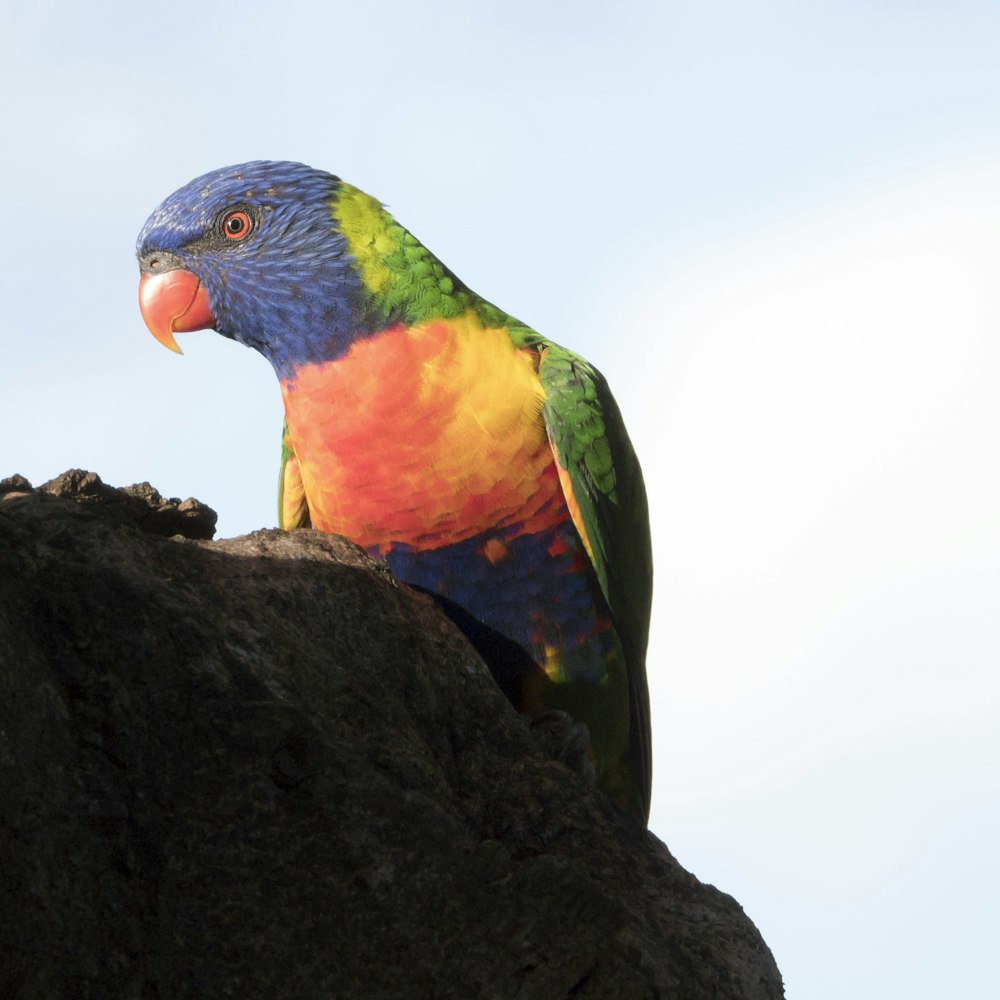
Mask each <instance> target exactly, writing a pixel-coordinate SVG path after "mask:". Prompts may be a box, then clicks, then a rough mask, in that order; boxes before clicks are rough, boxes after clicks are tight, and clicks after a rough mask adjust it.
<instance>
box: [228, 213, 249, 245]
mask: <svg viewBox="0 0 1000 1000" xmlns="http://www.w3.org/2000/svg"><path fill="white" fill-rule="evenodd" d="M251 229H253V222H252V221H251V219H250V216H249V215H247V213H246V212H227V213H226V214H225V215H224V216H223V217H222V234H223V236H225V237H226V239H227V240H242V239H243V238H244V237H246V236H249V235H250V230H251Z"/></svg>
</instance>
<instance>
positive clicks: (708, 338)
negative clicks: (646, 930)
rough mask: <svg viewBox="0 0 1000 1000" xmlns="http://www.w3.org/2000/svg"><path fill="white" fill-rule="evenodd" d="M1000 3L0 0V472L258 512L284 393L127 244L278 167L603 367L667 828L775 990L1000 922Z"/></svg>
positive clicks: (926, 989) (877, 987)
mask: <svg viewBox="0 0 1000 1000" xmlns="http://www.w3.org/2000/svg"><path fill="white" fill-rule="evenodd" d="M998 41H1000V7H998V6H997V5H996V4H993V3H988V2H963V0H955V2H952V3H949V4H941V3H932V2H920V0H910V2H903V0H887V2H878V0H869V2H861V0H839V2H818V0H798V2H794V3H793V2H785V3H781V2H767V0H765V2H761V3H755V4H742V3H736V2H723V3H711V2H700V3H694V2H669V0H662V2H658V3H641V2H629V0H624V2H621V3H619V4H616V5H609V4H596V3H591V2H581V3H577V4H573V5H569V4H555V3H545V2H542V0H533V2H531V3H528V2H522V0H505V2H503V3H500V2H479V3H477V2H474V0H467V2H464V3H458V2H453V3H435V2H427V3H424V4H413V3H401V2H396V0H385V2H383V3H380V4H378V5H362V4H344V3H340V2H337V0H331V2H326V3H322V4H320V3H318V2H315V3H310V2H303V0H285V2H283V3H282V4H280V5H271V4H265V3H254V2H241V3H238V4H237V3H230V2H221V3H217V4H204V3H197V4H195V3H188V2H184V0H178V2H175V3H173V4H171V5H169V6H166V7H164V6H163V5H159V6H156V5H153V6H149V5H146V6H143V5H138V6H137V5H135V4H125V3H120V2H100V0H95V2H91V3H89V4H87V5H85V6H82V5H70V4H68V3H65V2H62V3H57V2H50V3H44V2H39V3H36V4H33V5H31V6H30V9H29V7H28V6H27V5H15V4H13V3H8V2H6V0H0V86H2V89H3V92H4V93H5V94H6V95H7V100H5V102H4V105H3V109H2V111H0V115H2V121H3V133H4V136H5V143H4V146H5V149H6V150H7V152H6V154H5V155H4V157H3V158H2V159H0V190H2V192H3V198H4V208H5V216H6V218H5V221H6V230H5V233H6V238H5V239H4V240H2V241H0V289H2V292H3V302H4V305H5V307H6V310H7V321H6V323H5V330H6V333H5V335H4V347H5V350H4V352H3V362H2V365H0V399H3V401H4V404H5V406H4V409H5V412H6V414H7V420H6V423H5V430H4V431H3V433H2V435H0V476H4V475H9V474H12V473H14V472H19V473H22V474H23V475H26V476H27V477H28V478H29V479H31V480H32V481H33V482H34V483H36V484H38V483H41V482H43V481H45V480H46V479H49V478H51V477H53V476H55V475H57V474H58V473H60V472H62V471H63V470H65V469H67V468H71V467H82V468H87V469H92V470H94V471H96V472H98V473H99V474H100V475H101V476H102V478H103V479H104V480H105V481H106V482H109V483H112V484H114V485H126V484H128V483H132V482H137V481H143V480H148V481H150V482H152V483H153V485H155V486H156V487H157V488H158V489H159V490H160V491H161V492H163V493H164V494H166V495H168V496H179V497H186V496H192V495H193V496H196V497H198V498H199V499H201V500H203V501H205V502H207V503H209V504H210V505H211V506H213V507H214V508H215V509H217V510H218V511H219V515H220V516H219V529H220V535H221V536H225V537H228V536H232V535H236V534H240V533H243V532H246V531H250V530H253V529H256V528H259V527H270V526H274V524H275V487H276V473H277V461H278V435H279V430H280V419H281V403H280V397H279V394H278V390H277V384H276V381H275V379H274V376H273V374H272V372H271V370H270V368H269V367H268V365H267V363H266V362H265V361H264V360H263V359H262V358H261V357H259V356H257V355H255V354H253V353H252V352H251V351H249V350H246V349H244V348H242V347H240V346H239V345H237V344H235V343H232V342H229V341H225V340H224V339H223V338H221V337H218V336H215V335H214V334H212V333H210V332H207V331H205V332H200V333H194V334H187V335H184V336H183V337H182V338H181V343H182V346H183V348H184V351H185V355H184V357H178V356H175V355H172V354H170V353H169V352H167V351H164V350H163V348H162V347H160V345H158V344H157V343H156V342H155V341H154V340H153V338H152V337H150V336H149V334H148V333H147V332H146V330H145V328H144V326H143V324H142V321H141V319H140V317H139V314H138V310H137V306H136V282H137V278H138V275H137V269H136V264H135V260H134V256H133V253H134V243H135V237H136V234H137V233H138V231H139V229H140V227H141V225H142V223H143V221H144V220H145V218H146V216H147V215H148V214H149V213H150V212H151V211H152V209H153V208H154V207H155V205H156V204H157V203H158V202H159V201H160V200H161V199H162V198H163V197H165V196H166V195H167V194H169V193H170V192H171V191H173V190H174V189H175V188H177V187H179V186H181V185H182V184H184V183H185V182H186V181H188V180H189V179H190V178H192V177H193V176H195V175H197V174H200V173H203V172H204V171H206V170H209V169H212V168H214V167H218V166H222V165H225V164H229V163H238V162H241V161H244V160H248V159H258V158H280V159H297V160H302V161H305V162H307V163H311V164H313V165H314V166H318V167H323V168H325V169H328V170H330V171H332V172H333V173H336V174H339V175H341V176H343V177H345V178H346V179H348V180H350V181H351V182H352V183H354V184H357V185H358V186H360V187H362V188H364V189H365V190H368V191H370V192H371V193H373V194H375V195H377V196H378V197H380V198H381V199H382V200H383V201H385V202H386V203H387V204H388V205H389V207H390V209H391V210H392V211H393V212H394V213H395V215H396V216H397V217H398V218H399V220H400V221H401V222H402V223H403V224H404V225H406V226H407V227H408V228H409V229H411V230H412V231H413V232H414V233H416V234H417V236H418V237H419V238H420V239H421V240H422V241H423V242H424V243H425V244H426V245H428V246H429V247H430V248H431V249H432V250H434V251H435V252H436V253H437V254H438V255H439V256H440V257H441V258H442V259H443V260H444V261H445V262H446V263H447V264H448V265H449V266H450V267H451V268H452V269H454V270H455V271H456V272H457V273H458V274H459V275H460V276H461V277H462V278H463V279H464V280H465V281H466V282H467V283H468V284H469V285H470V286H471V287H473V288H474V289H476V290H477V291H478V292H480V293H481V294H483V295H484V296H486V297H487V298H488V299H490V300H492V301H494V302H496V303H497V304H499V305H501V306H502V307H503V308H504V309H506V310H508V311H510V312H512V313H513V314H515V315H517V316H518V317H520V318H521V319H523V320H524V321H526V322H529V323H531V324H532V325H533V326H534V327H535V328H536V329H538V330H539V331H541V332H542V333H543V334H544V335H545V336H547V337H549V338H551V339H553V340H556V341H558V342H560V343H562V344H565V345H566V346H568V347H572V348H574V349H575V350H578V351H579V352H581V353H583V354H585V355H586V356H587V357H589V358H590V359H591V360H592V361H593V362H595V363H596V364H597V365H598V366H599V367H600V368H601V369H602V370H603V371H604V372H605V374H606V375H607V376H608V378H609V381H610V383H611V385H612V387H613V389H614V390H615V393H616V395H617V396H618V399H619V402H620V403H621V407H622V410H623V413H624V415H625V418H626V420H627V423H628V426H629V428H630V431H631V434H632V437H633V440H634V442H635V444H636V447H637V450H638V452H639V455H640V458H641V459H642V462H643V466H644V470H645V474H646V481H647V487H648V490H649V494H650V500H651V518H652V531H653V537H654V549H655V558H656V595H655V600H654V612H653V632H652V639H651V646H650V656H649V661H648V672H649V679H650V688H651V698H652V706H653V707H652V712H653V726H654V746H655V778H654V800H653V810H652V817H651V828H652V830H653V831H654V832H655V833H656V834H657V835H658V836H659V837H660V838H661V839H663V840H664V841H665V842H666V843H667V845H668V846H669V847H670V849H671V850H672V852H673V853H674V854H675V856H676V857H677V858H678V859H679V861H680V862H681V863H682V864H683V865H684V866H685V867H687V868H688V869H690V870H691V871H693V872H694V874H696V875H697V876H698V877H699V878H701V879H702V880H703V881H706V882H711V883H713V884H715V885H717V886H719V887H720V888H721V889H723V890H724V891H726V892H728V893H730V894H732V895H733V896H735V897H736V898H737V899H738V900H739V902H740V903H741V904H742V905H743V907H744V909H745V910H746V911H747V913H748V914H749V915H750V917H751V918H752V919H753V920H754V921H755V922H756V924H757V925H758V927H759V928H760V930H761V932H762V933H763V935H764V938H765V940H766V941H767V942H768V944H769V945H770V946H771V948H772V950H773V952H774V954H775V957H776V959H777V962H778V965H779V967H780V969H781V970H782V972H783V974H784V977H785V981H786V987H787V991H788V996H789V997H790V998H793V1000H798V998H803V1000H805V998H809V1000H833V998H841V997H844V996H850V997H852V998H854V1000H867V998H872V1000H875V998H878V1000H884V998H885V997H896V996H906V997H907V998H910V1000H919V998H924V997H927V998H930V997H935V998H936V997H939V996H941V995H962V996H973V997H974V996H985V995H988V993H989V986H991V985H992V984H993V983H994V981H995V971H994V969H993V964H994V963H993V959H992V956H993V954H994V953H995V947H996V941H997V940H998V939H1000V869H998V866H997V863H996V861H995V847H994V845H995V844H996V843H997V842H998V841H1000V795H998V792H1000V736H998V731H1000V730H998V721H1000V718H998V717H1000V681H998V679H997V676H998V671H997V667H998V661H1000V625H998V617H1000V616H998V615H997V610H996V609H997V607H998V605H1000V569H998V566H1000V527H998V523H1000V522H998V511H1000V472H998V471H997V469H998V464H997V457H996V456H997V447H996V436H997V427H998V423H1000V401H998V399H1000V395H998V393H997V390H996V386H997V385H998V384H1000V378H998V376H1000V346H998V337H997V332H998V320H1000V292H998V291H997V281H996V275H997V273H998V264H1000V247H998V240H997V234H998V231H1000V64H998V62H997V59H996V51H997V45H998Z"/></svg>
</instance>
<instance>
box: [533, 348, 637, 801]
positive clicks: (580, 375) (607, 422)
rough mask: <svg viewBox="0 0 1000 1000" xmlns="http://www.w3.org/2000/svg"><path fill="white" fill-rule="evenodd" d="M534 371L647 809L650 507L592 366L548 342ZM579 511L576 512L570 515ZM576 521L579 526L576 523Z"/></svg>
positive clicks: (620, 424)
mask: <svg viewBox="0 0 1000 1000" xmlns="http://www.w3.org/2000/svg"><path fill="white" fill-rule="evenodd" d="M540 357H541V362H540V366H539V377H540V378H541V381H542V385H543V386H544V388H545V395H546V398H545V403H544V405H543V410H542V412H543V415H544V417H545V423H546V427H547V429H548V434H549V441H550V442H551V444H552V449H553V451H554V453H555V455H556V459H557V461H558V462H559V465H560V466H561V467H562V469H563V470H564V472H565V473H566V475H567V476H568V478H569V481H570V484H571V487H572V494H573V495H572V496H567V501H568V503H569V506H570V508H571V510H572V508H573V507H574V505H575V506H576V507H577V508H578V511H579V518H580V520H582V522H583V529H584V530H583V531H581V534H582V535H583V536H584V541H585V543H586V544H587V547H588V549H589V550H590V554H591V560H592V562H593V565H594V570H595V572H596V574H597V578H598V580H599V582H600V585H601V589H602V590H603V592H604V597H605V599H606V600H607V602H608V607H609V609H610V611H611V617H612V621H613V622H614V626H615V629H616V631H617V633H618V636H619V639H620V641H621V644H622V648H623V650H624V652H625V660H626V667H627V670H628V689H629V745H628V750H627V759H626V768H627V770H628V772H629V775H630V776H633V780H634V781H635V782H637V783H638V785H639V788H638V793H639V795H640V796H641V798H642V800H643V801H642V804H643V809H644V812H645V813H647V814H648V811H649V798H650V784H651V780H652V769H653V768H652V746H651V738H650V724H649V693H648V689H647V685H646V643H647V640H648V637H649V616H650V605H651V602H652V596H653V558H652V546H651V543H650V536H649V508H648V506H647V503H646V489H645V486H644V484H643V479H642V470H641V469H640V467H639V460H638V459H637V458H636V454H635V451H634V449H633V448H632V442H631V441H630V440H629V437H628V434H627V433H626V431H625V423H624V421H623V420H622V416H621V412H620V411H619V409H618V404H617V403H616V402H615V400H614V397H613V396H612V395H611V390H610V389H609V388H608V384H607V382H606V381H605V379H604V376H603V375H601V373H600V372H599V371H597V369H596V368H594V367H593V366H592V365H590V364H589V363H588V362H586V361H584V360H583V358H580V357H578V356H577V355H575V354H573V353H572V352H571V351H567V350H565V349H564V348H561V347H558V346H556V345H554V344H546V345H545V346H544V347H542V349H541V351H540ZM574 517H576V515H574ZM578 527H579V525H578Z"/></svg>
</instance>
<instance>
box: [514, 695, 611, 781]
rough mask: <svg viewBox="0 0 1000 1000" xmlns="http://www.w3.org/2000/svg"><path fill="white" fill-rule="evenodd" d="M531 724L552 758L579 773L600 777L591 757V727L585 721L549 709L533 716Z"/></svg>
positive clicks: (591, 777) (590, 777) (592, 778)
mask: <svg viewBox="0 0 1000 1000" xmlns="http://www.w3.org/2000/svg"><path fill="white" fill-rule="evenodd" d="M530 724H531V731H532V732H533V733H535V734H536V735H537V736H538V737H539V739H540V741H541V744H542V746H543V747H544V749H545V751H546V753H548V754H549V756H550V757H552V758H554V759H555V760H558V761H560V762H562V763H563V764H565V765H566V766H567V767H568V768H570V770H572V771H575V772H576V773H577V774H579V775H582V776H583V777H585V778H589V779H591V780H596V772H595V771H594V764H593V761H591V759H590V730H589V729H588V728H587V727H586V726H585V725H584V724H583V723H582V722H576V721H575V720H574V719H573V716H571V715H570V714H569V713H568V712H561V711H559V710H558V709H549V710H547V711H545V712H540V713H539V714H538V715H535V716H533V717H532V719H531V723H530Z"/></svg>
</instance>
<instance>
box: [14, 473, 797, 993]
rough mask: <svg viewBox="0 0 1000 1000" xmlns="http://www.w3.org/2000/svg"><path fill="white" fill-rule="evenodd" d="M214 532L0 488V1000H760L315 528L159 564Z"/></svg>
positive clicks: (671, 866)
mask: <svg viewBox="0 0 1000 1000" xmlns="http://www.w3.org/2000/svg"><path fill="white" fill-rule="evenodd" d="M213 525H214V514H212V512H211V511H209V510H208V509H207V508H205V507H204V506H203V505H201V504H197V503H196V502H194V501H185V503H180V502H178V501H169V500H164V499H163V498H162V497H160V496H159V494H157V493H156V492H155V490H152V488H151V487H149V486H148V484H147V485H144V486H142V487H133V488H130V489H129V490H125V491H122V490H114V489H112V488H110V487H107V486H105V485H104V484H102V483H101V482H100V480H99V479H98V478H97V477H96V476H94V475H93V474H88V473H81V472H72V473H67V474H66V475H64V476H61V477H59V479H57V480H54V481H53V482H52V483H49V484H46V486H44V487H41V488H39V489H37V490H32V489H31V487H30V484H28V483H27V482H26V481H25V480H23V479H21V478H19V477H13V478H12V479H8V480H4V481H3V483H0V996H2V997H4V998H7V1000H15V998H17V1000H36V998H37V1000H43V998H44V1000H61V998H66V1000H69V998H73V1000H89V998H94V1000H97V998H100V1000H118V998H122V1000H125V998H129V1000H131V998H136V1000H138V998H143V1000H145V998H150V1000H152V998H156V1000H167V998H179V997H184V998H204V997H240V998H250V1000H255V998H265V997H266V998H268V1000H282V998H288V1000H293V998H294V1000H313V998H315V1000H320V998H322V1000H331V998H341V997H343V998H352V1000H359V998H362V1000H363V998H386V1000H391V998H396V997H400V998H402V997H407V998H409V997H413V998H438V1000H444V998H455V1000H469V998H476V997H485V998H493V997H496V998H501V997H503V998H506V997H518V998H528V1000H530V998H539V1000H556V998H563V997H567V998H568V997H575V998H599V1000H611V998H616V997H621V998H644V997H650V998H652V997H664V998H674V997H677V998H685V1000H699V998H702V997H705V998H707V997H712V998H734V1000H735V998H740V1000H748V998H749V1000H753V998H774V997H780V996H782V986H781V978H780V976H779V974H778V970H777V968H776V966H775V964H774V960H773V958H772V957H771V954H770V952H769V951H768V949H767V946H766V945H765V944H764V942H763V941H762V940H761V938H760V936H759V934H758V932H757V930H756V928H755V927H754V926H753V924H752V923H751V922H750V921H749V919H748V918H747V917H746V916H745V915H744V913H743V911H742V910H741V909H740V907H739V905H738V904H737V903H736V902H735V901H734V900H733V899H731V898H730V897H729V896H726V895H725V894H723V893H721V892H719V891H718V890H716V889H714V888H713V887H711V886H706V885H703V884H702V883H700V882H699V881H698V880H697V879H695V878H694V877H693V876H692V875H689V874H688V873H687V872H685V871H684V870H683V869H682V868H680V866H679V865H678V864H677V862H676V861H675V860H674V859H673V858H672V857H671V855H670V854H669V852H668V851H667V849H666V848H665V847H664V846H663V844H661V843H660V842H659V841H658V840H657V839H656V838H655V837H653V836H652V835H651V834H648V833H645V832H642V831H637V830H634V829H630V828H629V826H628V825H627V824H626V823H624V822H623V821H621V820H620V819H619V818H618V817H617V816H616V815H615V814H614V813H613V811H611V810H610V808H609V807H608V806H607V805H606V804H605V803H604V801H603V800H602V799H601V797H600V796H599V795H598V794H597V793H596V792H595V791H594V789H593V787H592V785H591V784H590V782H589V781H588V780H587V777H586V775H581V774H578V773H576V772H574V771H573V770H571V769H570V768H568V767H567V766H565V765H564V764H562V763H560V762H559V761H556V760H553V759H552V758H551V757H549V756H547V755H546V754H545V752H544V750H543V748H542V746H541V745H540V743H539V741H538V740H536V738H535V737H534V735H533V734H532V732H531V730H530V729H529V727H528V726H527V725H526V724H525V721H524V720H523V719H522V718H521V717H520V716H518V715H517V714H516V713H515V712H514V711H513V710H512V709H511V708H510V706H509V705H508V703H507V702H506V700H505V699H504V698H503V696H502V695H501V694H500V692H499V691H498V689H497V687H496V685H495V684H494V682H493V680H492V678H491V676H490V675H489V673H488V671H487V669H486V668H485V666H484V665H483V663H482V661H481V660H480V659H479V658H478V657H477V656H476V654H475V653H474V652H473V651H472V649H471V647H469V646H468V645H467V643H466V642H465V640H464V639H463V638H462V637H461V635H460V634H458V633H457V632H456V631H455V630H454V629H453V627H452V626H451V625H450V624H449V623H448V622H447V621H446V620H445V619H444V618H443V617H442V616H441V615H440V614H439V613H438V611H437V609H436V608H435V607H434V605H433V604H432V603H431V602H430V601H429V600H428V599H427V598H425V597H422V596H420V595H417V594H415V593H413V592H411V591H410V590H408V589H407V588H405V587H401V586H399V585H398V584H397V583H395V582H394V580H393V579H392V578H391V577H390V575H389V574H388V573H387V572H386V571H385V570H383V569H380V568H379V567H378V566H376V565H375V564H373V563H372V562H371V561H370V560H369V559H367V557H366V556H365V555H364V554H363V553H361V552H360V551H359V550H358V549H356V548H355V547H354V546H352V545H351V544H350V543H348V542H346V541H344V540H342V539H339V538H336V537H333V536H328V535H322V534H319V533H318V532H313V531H301V532H295V533H292V534H286V533H282V532H278V531H258V532H254V533H253V534H251V535H247V536H245V537H242V538H236V539H231V540H227V541H220V542H209V541H194V540H190V539H188V538H184V537H182V536H183V535H185V534H188V535H194V536H196V537H200V538H205V537H210V535H211V533H212V530H213ZM165 536H172V537H165Z"/></svg>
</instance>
